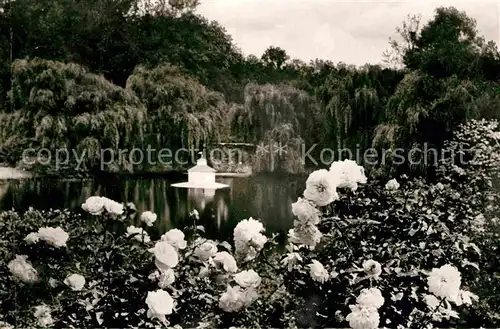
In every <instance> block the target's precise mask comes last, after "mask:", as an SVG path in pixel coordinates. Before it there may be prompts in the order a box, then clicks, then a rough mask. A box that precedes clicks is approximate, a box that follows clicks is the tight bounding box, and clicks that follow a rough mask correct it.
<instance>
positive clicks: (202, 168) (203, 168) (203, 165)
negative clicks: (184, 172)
mask: <svg viewBox="0 0 500 329" xmlns="http://www.w3.org/2000/svg"><path fill="white" fill-rule="evenodd" d="M189 172H206V173H214V172H215V169H214V168H212V167H209V166H208V165H207V159H205V158H200V159H198V161H196V166H194V167H193V168H190V169H188V173H189Z"/></svg>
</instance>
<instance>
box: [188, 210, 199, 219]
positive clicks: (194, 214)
mask: <svg viewBox="0 0 500 329" xmlns="http://www.w3.org/2000/svg"><path fill="white" fill-rule="evenodd" d="M189 215H190V216H192V217H194V218H195V219H200V213H199V212H198V210H196V209H193V211H191V213H190V214H189Z"/></svg>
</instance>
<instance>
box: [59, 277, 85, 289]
mask: <svg viewBox="0 0 500 329" xmlns="http://www.w3.org/2000/svg"><path fill="white" fill-rule="evenodd" d="M64 284H65V285H67V286H68V287H70V288H71V290H73V291H80V290H82V289H83V287H84V286H85V278H84V277H83V276H82V275H80V274H71V275H69V276H68V277H67V278H66V279H65V280H64Z"/></svg>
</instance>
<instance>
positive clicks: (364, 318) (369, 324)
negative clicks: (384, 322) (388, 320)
mask: <svg viewBox="0 0 500 329" xmlns="http://www.w3.org/2000/svg"><path fill="white" fill-rule="evenodd" d="M349 308H350V309H351V313H349V314H348V315H347V316H346V321H348V322H349V326H350V327H351V328H352V329H376V328H378V326H379V324H380V315H379V314H378V311H377V309H376V308H374V307H363V306H360V305H349Z"/></svg>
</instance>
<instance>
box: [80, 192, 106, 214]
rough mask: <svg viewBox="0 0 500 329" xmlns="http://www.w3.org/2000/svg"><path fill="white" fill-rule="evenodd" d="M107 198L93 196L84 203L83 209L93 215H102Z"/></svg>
mask: <svg viewBox="0 0 500 329" xmlns="http://www.w3.org/2000/svg"><path fill="white" fill-rule="evenodd" d="M104 203H105V199H103V198H102V197H100V196H91V197H90V198H88V199H87V200H86V201H85V203H84V204H82V209H83V210H85V211H86V212H88V213H90V214H91V215H100V214H102V213H103V212H104V210H105V208H104Z"/></svg>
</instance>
